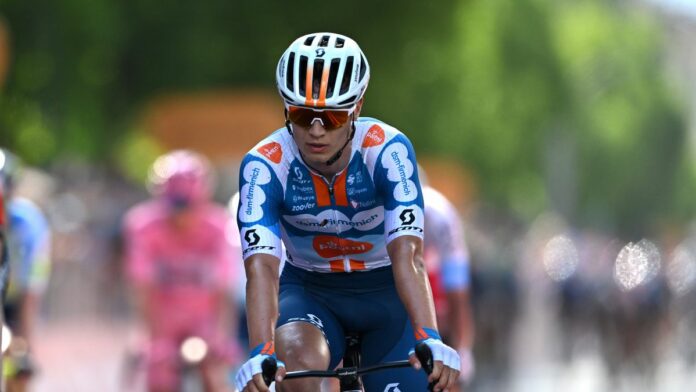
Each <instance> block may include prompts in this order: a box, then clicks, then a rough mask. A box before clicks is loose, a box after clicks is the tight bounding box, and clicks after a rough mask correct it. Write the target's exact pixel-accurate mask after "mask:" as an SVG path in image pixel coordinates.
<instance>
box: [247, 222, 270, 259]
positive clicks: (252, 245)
mask: <svg viewBox="0 0 696 392" xmlns="http://www.w3.org/2000/svg"><path fill="white" fill-rule="evenodd" d="M273 237H275V234H273V232H271V231H270V230H268V229H267V228H265V227H263V226H259V225H256V226H254V227H252V228H250V229H243V230H242V238H244V242H245V243H246V244H245V246H244V251H243V252H242V253H243V255H246V254H247V253H249V252H256V251H264V250H266V251H269V250H273V249H275V248H276V247H275V246H272V245H264V244H269V243H273Z"/></svg>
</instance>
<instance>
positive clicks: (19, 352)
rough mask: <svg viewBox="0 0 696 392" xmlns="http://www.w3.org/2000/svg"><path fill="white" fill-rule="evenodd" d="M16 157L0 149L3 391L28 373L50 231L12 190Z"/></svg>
mask: <svg viewBox="0 0 696 392" xmlns="http://www.w3.org/2000/svg"><path fill="white" fill-rule="evenodd" d="M19 172H20V160H19V158H18V157H17V156H16V155H14V154H13V153H11V152H10V151H8V150H5V149H0V177H1V179H2V189H3V194H4V197H5V202H6V203H7V205H6V208H7V211H6V219H7V249H8V256H9V263H10V266H9V268H10V282H9V285H8V291H7V297H6V299H5V303H4V306H3V310H4V315H5V323H7V325H8V326H9V327H10V329H11V330H12V333H13V338H12V345H11V347H10V349H9V355H8V357H9V358H10V359H6V360H5V361H4V363H3V373H4V375H5V378H6V382H7V391H10V392H12V391H24V390H26V389H27V386H28V384H29V380H30V378H31V375H32V374H33V372H34V370H35V368H34V361H33V359H32V357H31V351H30V350H31V347H32V345H33V339H32V332H33V330H34V327H35V318H36V316H37V314H38V310H39V300H40V297H41V295H42V294H43V292H44V291H45V289H46V285H47V283H48V277H49V274H50V243H51V233H50V229H49V226H48V222H47V220H46V218H45V216H44V214H43V213H42V212H41V210H40V209H39V208H38V207H37V206H36V205H35V204H34V203H33V202H31V201H30V200H28V199H25V198H22V197H19V196H16V195H14V194H13V192H14V191H15V185H16V183H17V181H18V178H19Z"/></svg>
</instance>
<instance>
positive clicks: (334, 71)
mask: <svg viewBox="0 0 696 392" xmlns="http://www.w3.org/2000/svg"><path fill="white" fill-rule="evenodd" d="M340 65H341V59H333V60H331V68H330V69H329V86H328V87H327V89H326V98H331V97H333V93H334V90H335V86H336V79H338V67H339V66H340Z"/></svg>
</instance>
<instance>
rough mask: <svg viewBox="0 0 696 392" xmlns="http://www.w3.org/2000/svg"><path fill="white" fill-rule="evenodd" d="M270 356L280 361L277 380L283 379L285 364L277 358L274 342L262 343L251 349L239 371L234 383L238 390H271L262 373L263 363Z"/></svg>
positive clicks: (254, 391) (261, 391)
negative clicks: (247, 358)
mask: <svg viewBox="0 0 696 392" xmlns="http://www.w3.org/2000/svg"><path fill="white" fill-rule="evenodd" d="M269 357H273V358H275V360H276V362H277V363H278V370H277V371H276V374H275V380H276V381H281V380H282V379H283V377H285V364H284V363H283V361H280V360H279V359H278V358H276V356H275V350H274V348H273V342H267V343H262V344H260V345H258V346H256V348H254V349H253V350H252V351H251V355H250V356H249V360H248V361H246V362H245V363H244V365H242V367H241V368H239V371H237V376H236V377H235V379H234V384H235V387H236V388H237V390H238V391H240V392H242V391H248V392H257V391H258V392H267V391H268V390H269V389H268V386H267V385H266V383H265V382H264V381H263V376H262V375H261V363H262V362H263V360H264V359H266V358H269Z"/></svg>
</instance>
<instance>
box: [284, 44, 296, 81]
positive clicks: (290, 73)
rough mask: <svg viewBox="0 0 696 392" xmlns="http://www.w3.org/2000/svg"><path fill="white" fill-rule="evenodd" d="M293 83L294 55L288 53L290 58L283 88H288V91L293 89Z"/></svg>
mask: <svg viewBox="0 0 696 392" xmlns="http://www.w3.org/2000/svg"><path fill="white" fill-rule="evenodd" d="M294 82H295V53H290V56H289V57H288V69H287V78H286V83H285V86H286V87H287V88H288V90H292V89H293V83H294Z"/></svg>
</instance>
